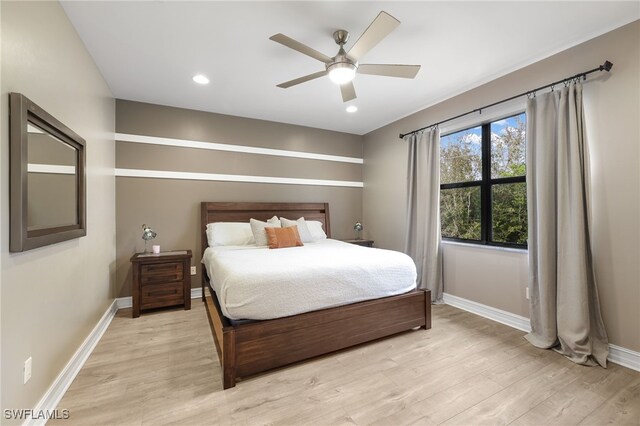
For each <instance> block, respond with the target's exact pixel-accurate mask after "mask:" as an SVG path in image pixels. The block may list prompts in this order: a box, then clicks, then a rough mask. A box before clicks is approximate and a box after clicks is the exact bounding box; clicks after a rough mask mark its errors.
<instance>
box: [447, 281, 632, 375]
mask: <svg viewBox="0 0 640 426" xmlns="http://www.w3.org/2000/svg"><path fill="white" fill-rule="evenodd" d="M442 299H443V300H444V303H446V304H447V305H451V306H453V307H456V308H458V309H462V310H463V311H467V312H471V313H472V314H476V315H480V316H481V317H485V318H488V319H490V320H492V321H496V322H499V323H501V324H504V325H508V326H509V327H513V328H515V329H517V330H521V331H524V332H525V333H528V332H530V331H531V323H530V321H529V318H525V317H522V316H520V315H516V314H512V313H511V312H507V311H503V310H502V309H498V308H493V307H491V306H487V305H483V304H482V303H478V302H474V301H472V300H468V299H463V298H462V297H458V296H454V295H452V294H447V293H444V294H443V295H442ZM607 360H608V361H609V362H613V363H614V364H618V365H621V366H623V367H627V368H630V369H632V370H635V371H640V352H636V351H632V350H631V349H627V348H623V347H621V346H618V345H612V344H609V357H608V358H607Z"/></svg>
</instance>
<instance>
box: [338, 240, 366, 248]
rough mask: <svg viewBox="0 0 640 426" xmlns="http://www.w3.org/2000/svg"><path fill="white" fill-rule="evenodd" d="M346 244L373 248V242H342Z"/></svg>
mask: <svg viewBox="0 0 640 426" xmlns="http://www.w3.org/2000/svg"><path fill="white" fill-rule="evenodd" d="M341 241H344V242H345V243H349V244H356V245H358V246H363V247H373V240H341Z"/></svg>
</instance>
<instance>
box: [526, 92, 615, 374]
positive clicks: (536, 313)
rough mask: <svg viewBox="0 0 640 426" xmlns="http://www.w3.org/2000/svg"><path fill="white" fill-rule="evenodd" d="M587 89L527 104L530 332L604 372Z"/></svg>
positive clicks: (534, 339) (540, 342) (542, 344)
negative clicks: (587, 138) (586, 123)
mask: <svg viewBox="0 0 640 426" xmlns="http://www.w3.org/2000/svg"><path fill="white" fill-rule="evenodd" d="M583 120H584V119H583V106H582V85H581V84H571V85H569V86H568V87H564V88H563V89H561V90H556V91H552V92H550V93H546V94H544V95H541V96H538V97H533V98H530V99H529V100H528V101H527V203H528V218H529V236H528V237H529V243H528V246H529V288H530V290H531V296H530V308H531V333H530V334H528V335H527V336H526V338H527V340H529V342H530V343H531V344H533V345H534V346H537V347H539V348H553V349H554V350H556V351H557V352H559V353H561V354H563V355H565V356H566V357H568V358H569V359H571V360H572V361H574V362H576V363H578V364H585V365H595V363H597V364H600V365H601V366H603V367H606V363H607V355H608V352H609V346H608V338H607V333H606V331H605V328H604V324H603V322H602V317H601V314H600V302H599V300H598V289H597V287H596V281H595V274H594V270H593V262H592V255H591V243H590V235H589V232H590V230H589V211H588V210H589V205H588V203H589V161H588V151H587V145H586V142H585V127H584V121H583Z"/></svg>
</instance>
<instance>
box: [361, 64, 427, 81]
mask: <svg viewBox="0 0 640 426" xmlns="http://www.w3.org/2000/svg"><path fill="white" fill-rule="evenodd" d="M418 71H420V65H395V64H361V65H358V73H359V74H371V75H383V76H385V77H400V78H415V76H416V74H418Z"/></svg>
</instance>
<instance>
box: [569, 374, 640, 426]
mask: <svg viewBox="0 0 640 426" xmlns="http://www.w3.org/2000/svg"><path fill="white" fill-rule="evenodd" d="M634 376H635V374H634ZM579 424H581V425H590V426H591V425H605V424H610V425H633V426H637V425H640V377H636V378H635V380H634V381H633V382H631V383H630V384H629V385H628V386H625V387H624V388H622V389H620V390H618V392H616V393H615V395H613V396H612V397H611V398H609V399H607V401H605V402H604V403H603V404H602V405H600V406H599V407H597V408H596V409H595V410H593V411H592V412H591V414H589V415H588V416H587V417H586V418H585V419H584V420H582V421H581V422H580V423H579Z"/></svg>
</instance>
